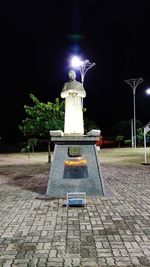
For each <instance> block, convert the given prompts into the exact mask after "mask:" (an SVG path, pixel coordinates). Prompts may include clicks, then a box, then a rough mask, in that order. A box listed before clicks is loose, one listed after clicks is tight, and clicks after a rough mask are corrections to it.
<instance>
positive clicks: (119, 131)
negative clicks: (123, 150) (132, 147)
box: [112, 120, 143, 139]
mask: <svg viewBox="0 0 150 267" xmlns="http://www.w3.org/2000/svg"><path fill="white" fill-rule="evenodd" d="M142 127H143V123H142V122H141V121H139V120H136V129H138V128H142ZM112 133H113V135H114V136H116V135H124V136H125V138H126V139H130V138H131V120H128V121H119V122H117V123H116V124H115V125H114V126H113V128H112Z"/></svg>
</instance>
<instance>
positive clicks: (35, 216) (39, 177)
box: [0, 157, 150, 267]
mask: <svg viewBox="0 0 150 267" xmlns="http://www.w3.org/2000/svg"><path fill="white" fill-rule="evenodd" d="M0 163H1V164H0V266H3V267H8V266H11V267H17V266H19V267H25V266H26V267H27V266H28V267H29V266H31V267H34V266H36V267H45V266H49V267H77V266H78V267H90V266H92V267H106V266H109V267H115V266H120V267H121V266H125V267H127V266H128V267H129V266H135V267H139V266H150V166H143V165H137V167H136V168H135V167H125V166H124V167H120V166H117V167H116V166H111V165H108V164H107V165H106V164H102V166H101V169H102V176H103V179H104V183H105V186H106V191H107V192H109V193H108V195H107V196H105V197H96V196H95V198H88V199H87V207H85V208H69V209H68V210H67V209H66V207H65V206H64V205H63V204H64V201H65V200H64V199H44V197H43V199H42V197H41V198H40V197H39V196H43V195H44V193H45V191H46V187H47V181H48V175H49V165H48V164H44V163H42V164H38V165H37V164H36V165H32V164H26V162H23V161H19V159H18V161H16V162H15V163H14V162H13V160H12V162H11V164H9V165H7V164H6V161H5V160H4V161H3V159H2V157H1V159H0Z"/></svg>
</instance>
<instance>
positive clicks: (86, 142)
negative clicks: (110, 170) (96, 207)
mask: <svg viewBox="0 0 150 267" xmlns="http://www.w3.org/2000/svg"><path fill="white" fill-rule="evenodd" d="M97 139H98V137H88V136H62V137H56V136H55V137H52V138H51V140H52V141H53V142H54V143H55V148H54V155H53V161H52V165H51V169H50V174H49V180H48V186H47V192H46V195H47V196H50V197H66V195H67V193H69V192H85V193H86V195H87V196H97V195H98V196H103V195H104V184H103V180H102V174H101V170H100V164H99V160H98V155H97V150H96V145H95V144H96V141H97Z"/></svg>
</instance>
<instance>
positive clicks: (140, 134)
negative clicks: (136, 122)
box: [136, 128, 144, 147]
mask: <svg viewBox="0 0 150 267" xmlns="http://www.w3.org/2000/svg"><path fill="white" fill-rule="evenodd" d="M136 138H137V144H138V147H140V146H141V145H142V144H143V139H144V131H143V128H138V129H137V135H136Z"/></svg>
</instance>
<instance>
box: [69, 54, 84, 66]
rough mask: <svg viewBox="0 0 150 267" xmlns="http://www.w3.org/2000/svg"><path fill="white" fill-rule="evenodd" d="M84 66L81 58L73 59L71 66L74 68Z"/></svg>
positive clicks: (75, 57)
mask: <svg viewBox="0 0 150 267" xmlns="http://www.w3.org/2000/svg"><path fill="white" fill-rule="evenodd" d="M82 64H83V61H82V60H81V59H80V58H79V57H77V56H74V57H72V59H71V66H72V67H74V68H78V67H80V66H81V65H82Z"/></svg>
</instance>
